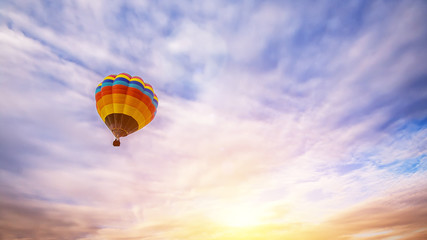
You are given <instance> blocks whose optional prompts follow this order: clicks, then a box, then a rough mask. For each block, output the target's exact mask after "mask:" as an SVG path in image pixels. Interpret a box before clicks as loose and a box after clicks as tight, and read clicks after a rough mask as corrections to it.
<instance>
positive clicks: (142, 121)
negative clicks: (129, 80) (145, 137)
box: [101, 104, 147, 129]
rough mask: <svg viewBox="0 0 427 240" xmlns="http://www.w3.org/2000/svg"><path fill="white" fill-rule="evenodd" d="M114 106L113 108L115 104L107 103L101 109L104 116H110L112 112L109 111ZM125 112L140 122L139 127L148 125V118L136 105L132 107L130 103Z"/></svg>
mask: <svg viewBox="0 0 427 240" xmlns="http://www.w3.org/2000/svg"><path fill="white" fill-rule="evenodd" d="M120 105H122V106H120ZM124 105H125V104H114V107H117V106H119V107H122V108H124ZM112 108H113V104H108V105H106V106H105V107H103V108H102V109H101V114H102V115H104V116H108V115H109V114H111V112H109V109H112ZM114 113H117V112H114ZM123 114H126V115H128V116H131V117H133V118H134V119H135V120H136V121H137V122H138V126H139V128H138V129H140V128H142V127H144V126H145V125H147V124H145V123H146V120H147V119H146V117H145V116H144V114H142V113H141V112H140V111H139V110H138V109H136V108H134V107H131V106H129V105H128V106H127V107H126V110H125V111H124V112H123ZM104 121H105V117H104Z"/></svg>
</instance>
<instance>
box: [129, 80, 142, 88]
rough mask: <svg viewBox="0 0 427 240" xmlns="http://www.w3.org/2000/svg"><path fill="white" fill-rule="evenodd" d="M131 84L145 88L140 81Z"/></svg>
mask: <svg viewBox="0 0 427 240" xmlns="http://www.w3.org/2000/svg"><path fill="white" fill-rule="evenodd" d="M130 84H135V85H138V86H140V87H142V88H143V87H144V85H142V83H140V82H138V81H130ZM130 84H129V86H130Z"/></svg>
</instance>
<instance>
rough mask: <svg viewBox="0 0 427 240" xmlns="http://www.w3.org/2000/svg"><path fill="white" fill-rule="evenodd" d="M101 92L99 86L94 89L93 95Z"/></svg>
mask: <svg viewBox="0 0 427 240" xmlns="http://www.w3.org/2000/svg"><path fill="white" fill-rule="evenodd" d="M100 91H101V86H98V87H96V89H95V94H97V93H99V92H100Z"/></svg>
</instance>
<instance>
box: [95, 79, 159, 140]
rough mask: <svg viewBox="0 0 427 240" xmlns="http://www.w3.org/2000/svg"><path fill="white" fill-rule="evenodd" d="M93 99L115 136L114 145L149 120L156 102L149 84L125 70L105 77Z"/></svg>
mask: <svg viewBox="0 0 427 240" xmlns="http://www.w3.org/2000/svg"><path fill="white" fill-rule="evenodd" d="M95 99H96V109H97V110H98V114H99V116H101V118H102V120H103V121H104V122H105V124H106V125H107V127H108V128H109V129H110V130H111V132H112V133H113V135H114V136H115V137H116V139H115V140H114V142H113V145H114V146H120V138H121V137H125V136H127V135H129V134H131V133H133V132H135V131H138V130H139V129H141V128H143V127H145V126H146V125H147V124H149V123H150V122H151V120H153V118H154V116H155V115H156V112H157V105H158V103H159V99H158V98H157V96H156V94H155V93H154V90H153V87H152V86H151V85H149V84H148V83H145V82H144V81H143V80H142V79H141V78H140V77H137V76H133V77H132V76H131V75H129V74H127V73H120V74H119V75H109V76H107V77H106V78H104V81H102V82H101V83H100V84H98V87H97V88H96V91H95Z"/></svg>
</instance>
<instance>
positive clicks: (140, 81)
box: [130, 77, 145, 87]
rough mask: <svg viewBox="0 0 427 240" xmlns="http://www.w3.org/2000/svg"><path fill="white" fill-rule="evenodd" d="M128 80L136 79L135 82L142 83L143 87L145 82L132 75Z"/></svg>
mask: <svg viewBox="0 0 427 240" xmlns="http://www.w3.org/2000/svg"><path fill="white" fill-rule="evenodd" d="M130 81H137V82H139V83H141V84H142V86H144V87H145V82H144V81H142V80H141V79H140V78H136V77H133V78H132V79H131V80H130Z"/></svg>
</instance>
